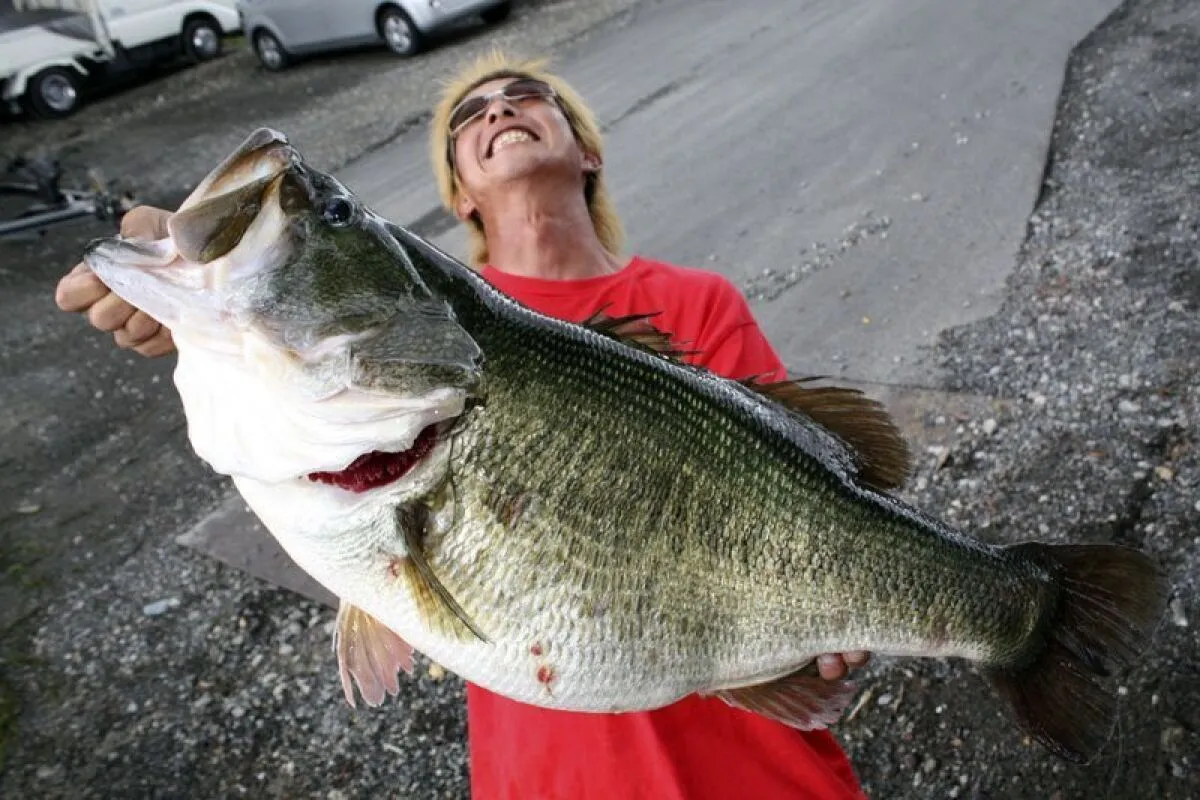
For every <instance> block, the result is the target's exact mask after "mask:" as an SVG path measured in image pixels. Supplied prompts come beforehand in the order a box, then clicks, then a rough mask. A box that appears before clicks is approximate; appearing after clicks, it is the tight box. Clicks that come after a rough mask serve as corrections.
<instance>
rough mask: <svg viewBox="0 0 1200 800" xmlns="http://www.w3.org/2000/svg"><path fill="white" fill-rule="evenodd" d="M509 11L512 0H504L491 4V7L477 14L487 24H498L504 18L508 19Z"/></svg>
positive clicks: (510, 10)
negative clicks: (497, 3) (503, 0)
mask: <svg viewBox="0 0 1200 800" xmlns="http://www.w3.org/2000/svg"><path fill="white" fill-rule="evenodd" d="M511 13H512V0H505V2H503V3H500V4H499V5H495V6H492V7H491V8H489V9H487V10H485V11H483V12H481V13H480V14H479V16H480V17H482V18H483V21H484V22H486V23H487V24H488V25H499V24H500V23H501V22H504V20H506V19H508V15H509V14H511Z"/></svg>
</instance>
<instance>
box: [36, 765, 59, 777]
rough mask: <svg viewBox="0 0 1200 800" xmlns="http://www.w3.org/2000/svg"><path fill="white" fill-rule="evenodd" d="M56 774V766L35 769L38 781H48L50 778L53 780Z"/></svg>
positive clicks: (43, 766)
mask: <svg viewBox="0 0 1200 800" xmlns="http://www.w3.org/2000/svg"><path fill="white" fill-rule="evenodd" d="M57 774H58V767H57V766H52V767H48V766H45V765H42V766H40V767H38V768H37V776H38V780H40V781H45V780H49V779H50V778H53V777H54V776H55V775H57Z"/></svg>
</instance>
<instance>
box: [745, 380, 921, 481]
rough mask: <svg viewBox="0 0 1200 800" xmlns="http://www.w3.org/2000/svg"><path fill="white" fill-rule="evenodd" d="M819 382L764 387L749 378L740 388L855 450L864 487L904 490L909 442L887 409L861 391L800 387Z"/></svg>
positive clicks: (853, 452)
mask: <svg viewBox="0 0 1200 800" xmlns="http://www.w3.org/2000/svg"><path fill="white" fill-rule="evenodd" d="M816 380H820V378H816V377H813V378H798V379H795V380H784V381H776V382H773V383H759V382H758V381H757V379H755V378H748V379H746V380H744V381H741V383H742V385H743V386H746V387H747V388H749V389H751V390H753V391H755V392H758V393H759V394H761V395H763V396H764V397H766V398H768V399H770V400H773V401H775V402H776V403H779V404H780V405H782V406H784V407H785V408H787V409H789V410H791V411H796V412H799V413H800V414H803V415H804V416H806V417H808V418H809V419H811V420H812V421H813V422H815V423H817V424H818V425H820V426H822V427H823V428H826V429H828V430H829V431H830V432H832V433H833V434H834V435H836V436H837V437H838V438H840V439H841V440H842V441H844V442H845V443H846V444H847V445H848V446H849V447H850V450H851V451H852V455H853V457H854V462H855V464H856V465H857V466H858V470H859V473H858V477H859V479H860V480H862V482H863V483H865V484H867V485H869V486H873V487H875V488H876V489H880V490H888V489H898V488H900V487H901V486H903V485H904V482H905V481H906V480H907V479H908V471H909V461H908V458H909V454H908V443H907V442H905V440H904V436H903V435H901V433H900V429H899V428H897V427H896V423H895V422H894V421H893V420H892V417H891V415H890V414H888V412H887V409H885V408H884V407H883V405H882V404H881V403H879V402H878V401H876V400H872V399H871V398H869V397H867V396H866V395H864V394H863V393H862V392H861V391H859V390H858V389H850V388H847V387H843V386H821V387H813V388H809V387H807V386H803V385H801V384H804V383H810V382H812V381H816Z"/></svg>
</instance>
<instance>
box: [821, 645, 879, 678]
mask: <svg viewBox="0 0 1200 800" xmlns="http://www.w3.org/2000/svg"><path fill="white" fill-rule="evenodd" d="M870 660H871V654H870V653H866V652H863V651H862V650H856V651H854V652H850V653H840V654H839V653H830V654H826V655H823V656H817V670H818V671H819V672H820V673H821V677H822V678H824V679H825V680H827V681H839V680H841V679H842V678H844V677H846V676H847V675H848V674H850V670H853V669H858V668H859V667H864V666H866V664H867V662H868V661H870Z"/></svg>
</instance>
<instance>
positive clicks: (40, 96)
mask: <svg viewBox="0 0 1200 800" xmlns="http://www.w3.org/2000/svg"><path fill="white" fill-rule="evenodd" d="M79 84H80V80H79V76H78V75H77V74H75V73H74V72H72V71H71V70H69V69H65V68H63V67H50V68H49V69H44V70H42V71H41V72H39V73H38V74H36V75H34V76H33V77H32V78H30V79H29V83H28V84H26V86H25V105H26V107H27V108H28V109H29V112H30V113H32V114H33V115H34V116H36V117H41V118H42V119H57V118H61V117H66V116H70V115H71V114H72V113H74V111H75V110H76V109H77V108H79V100H80V98H79Z"/></svg>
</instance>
